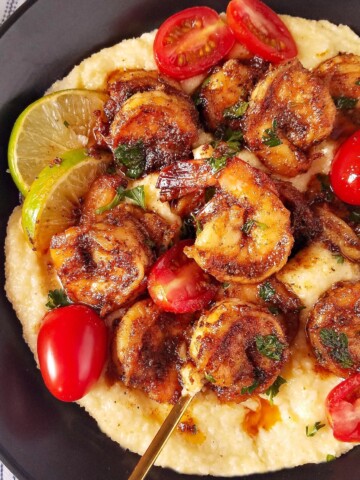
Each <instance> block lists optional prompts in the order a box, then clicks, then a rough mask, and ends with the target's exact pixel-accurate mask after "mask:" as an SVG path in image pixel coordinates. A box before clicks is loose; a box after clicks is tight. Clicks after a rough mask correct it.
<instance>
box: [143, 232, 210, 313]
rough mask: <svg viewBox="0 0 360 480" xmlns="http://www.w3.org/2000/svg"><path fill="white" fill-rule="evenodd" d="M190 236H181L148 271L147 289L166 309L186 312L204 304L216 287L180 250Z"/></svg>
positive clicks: (190, 242)
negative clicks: (183, 238)
mask: <svg viewBox="0 0 360 480" xmlns="http://www.w3.org/2000/svg"><path fill="white" fill-rule="evenodd" d="M192 243H193V242H192V240H183V241H181V242H179V243H177V244H176V245H175V246H174V247H172V248H170V249H169V250H168V251H167V252H165V253H164V254H163V255H162V256H161V257H160V258H159V259H158V260H157V262H156V263H155V264H154V266H153V267H152V269H151V272H150V275H149V283H148V290H149V294H150V296H151V298H152V299H153V301H154V302H155V303H156V304H157V305H158V306H159V307H161V308H162V309H163V310H165V311H166V312H175V313H186V312H195V311H197V310H201V309H202V308H204V307H205V306H206V305H207V304H208V303H209V302H210V301H211V300H212V299H213V298H214V296H215V294H216V292H217V289H218V287H217V286H216V285H215V284H214V282H213V281H212V279H211V277H210V276H209V275H208V274H207V273H206V272H204V271H203V270H202V269H201V268H200V267H199V266H198V264H197V263H196V262H195V261H194V260H192V259H191V258H188V257H187V256H186V255H185V254H184V252H183V250H184V247H186V246H188V245H191V244H192Z"/></svg>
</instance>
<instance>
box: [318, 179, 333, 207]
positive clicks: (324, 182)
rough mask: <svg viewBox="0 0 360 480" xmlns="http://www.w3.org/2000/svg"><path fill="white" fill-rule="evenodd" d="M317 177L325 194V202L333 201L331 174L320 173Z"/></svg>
mask: <svg viewBox="0 0 360 480" xmlns="http://www.w3.org/2000/svg"><path fill="white" fill-rule="evenodd" d="M316 178H317V179H318V180H319V182H320V185H321V191H322V192H323V193H324V194H325V199H324V200H325V202H332V201H333V200H334V193H333V191H332V188H331V184H330V178H329V175H325V174H324V173H318V174H317V175H316Z"/></svg>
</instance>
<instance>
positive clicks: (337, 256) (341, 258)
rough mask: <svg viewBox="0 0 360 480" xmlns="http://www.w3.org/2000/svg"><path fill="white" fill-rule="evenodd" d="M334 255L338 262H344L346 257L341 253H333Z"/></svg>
mask: <svg viewBox="0 0 360 480" xmlns="http://www.w3.org/2000/svg"><path fill="white" fill-rule="evenodd" d="M333 257H334V258H335V259H336V263H344V262H345V258H344V257H343V256H342V255H340V254H333Z"/></svg>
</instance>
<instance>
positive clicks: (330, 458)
mask: <svg viewBox="0 0 360 480" xmlns="http://www.w3.org/2000/svg"><path fill="white" fill-rule="evenodd" d="M335 458H336V457H335V455H331V453H328V454H327V455H326V461H327V462H332V461H333V460H335Z"/></svg>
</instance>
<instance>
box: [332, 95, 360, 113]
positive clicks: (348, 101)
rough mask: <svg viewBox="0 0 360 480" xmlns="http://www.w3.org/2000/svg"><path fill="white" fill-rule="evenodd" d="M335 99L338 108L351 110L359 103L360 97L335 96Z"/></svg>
mask: <svg viewBox="0 0 360 480" xmlns="http://www.w3.org/2000/svg"><path fill="white" fill-rule="evenodd" d="M333 100H334V103H335V106H336V108H337V109H338V110H351V109H352V108H355V107H356V104H357V103H358V99H357V98H352V97H333Z"/></svg>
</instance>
